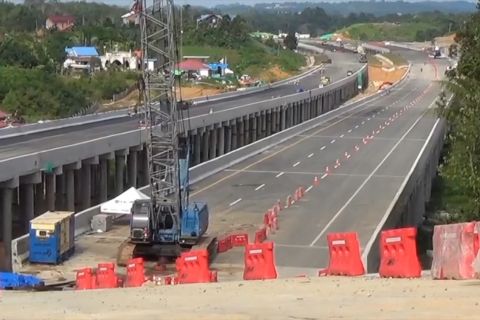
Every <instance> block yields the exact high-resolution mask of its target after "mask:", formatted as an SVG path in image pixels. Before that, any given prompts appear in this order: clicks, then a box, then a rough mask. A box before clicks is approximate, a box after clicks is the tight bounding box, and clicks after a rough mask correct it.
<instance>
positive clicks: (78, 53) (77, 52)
mask: <svg viewBox="0 0 480 320" xmlns="http://www.w3.org/2000/svg"><path fill="white" fill-rule="evenodd" d="M65 52H66V53H67V54H68V55H69V56H72V57H98V56H99V54H98V51H97V49H96V48H95V47H71V48H68V47H67V48H65Z"/></svg>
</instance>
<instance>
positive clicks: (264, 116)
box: [262, 111, 267, 138]
mask: <svg viewBox="0 0 480 320" xmlns="http://www.w3.org/2000/svg"><path fill="white" fill-rule="evenodd" d="M266 136H267V111H262V138H265V137H266Z"/></svg>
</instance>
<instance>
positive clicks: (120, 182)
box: [115, 150, 128, 195]
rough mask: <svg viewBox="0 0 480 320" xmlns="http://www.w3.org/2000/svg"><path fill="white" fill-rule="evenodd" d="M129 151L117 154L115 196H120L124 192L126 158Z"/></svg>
mask: <svg viewBox="0 0 480 320" xmlns="http://www.w3.org/2000/svg"><path fill="white" fill-rule="evenodd" d="M127 153H128V150H121V151H117V152H115V194H116V195H119V194H121V193H122V192H123V188H124V185H125V179H124V175H125V156H126V155H127Z"/></svg>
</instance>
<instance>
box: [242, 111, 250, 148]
mask: <svg viewBox="0 0 480 320" xmlns="http://www.w3.org/2000/svg"><path fill="white" fill-rule="evenodd" d="M243 122H244V131H243V132H244V135H245V141H244V143H245V145H247V144H249V143H250V115H247V116H246V117H245V119H243Z"/></svg>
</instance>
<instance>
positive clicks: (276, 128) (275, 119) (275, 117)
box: [273, 109, 280, 133]
mask: <svg viewBox="0 0 480 320" xmlns="http://www.w3.org/2000/svg"><path fill="white" fill-rule="evenodd" d="M279 120H280V119H279V117H278V110H277V109H275V110H273V124H274V125H273V132H274V133H277V132H278V131H280V121H279Z"/></svg>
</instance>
